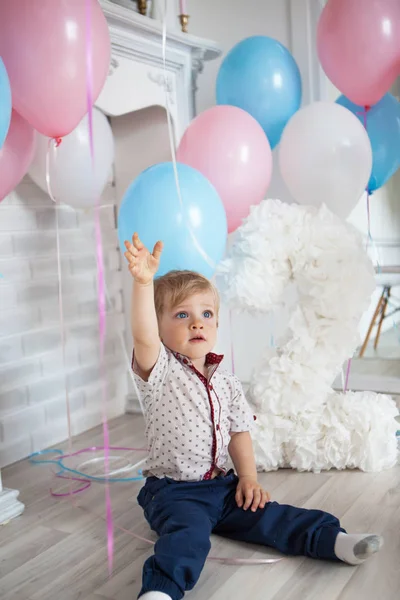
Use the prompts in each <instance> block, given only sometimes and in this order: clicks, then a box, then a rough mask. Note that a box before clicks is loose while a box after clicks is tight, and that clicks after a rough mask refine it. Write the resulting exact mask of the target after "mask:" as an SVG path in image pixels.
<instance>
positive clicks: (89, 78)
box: [86, 0, 114, 576]
mask: <svg viewBox="0 0 400 600" xmlns="http://www.w3.org/2000/svg"><path fill="white" fill-rule="evenodd" d="M92 41H93V40H92V14H91V0H86V99H87V109H88V116H89V139H90V155H91V159H92V169H93V167H94V160H95V156H94V141H93V104H94V93H93V62H92V52H93V43H92ZM99 205H100V198H97V203H96V210H95V235H96V259H97V281H98V311H99V333H100V376H101V381H102V386H101V387H102V413H103V438H104V467H105V473H106V482H105V504H106V530H107V556H108V572H109V575H110V576H111V574H112V566H113V556H114V527H113V514H112V507H111V496H110V486H109V484H108V474H109V470H110V469H109V466H110V465H109V457H110V432H109V428H108V423H107V403H106V384H105V368H104V367H105V365H104V345H105V336H106V306H105V293H104V289H105V285H104V279H105V277H104V262H103V244H102V237H101V224H100V210H99Z"/></svg>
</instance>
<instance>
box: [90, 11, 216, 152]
mask: <svg viewBox="0 0 400 600" xmlns="http://www.w3.org/2000/svg"><path fill="white" fill-rule="evenodd" d="M100 4H101V6H102V9H103V11H104V14H105V15H106V18H107V21H108V25H109V29H110V36H111V45H112V49H111V53H112V60H111V69H110V74H109V76H108V78H107V81H106V84H105V86H104V88H103V91H102V93H101V94H100V97H99V98H98V100H97V102H96V106H97V107H98V108H100V109H101V110H102V111H103V112H104V113H106V114H107V115H109V116H111V117H117V116H121V115H124V114H127V113H129V112H133V111H136V110H140V109H143V108H146V107H149V106H155V105H158V106H163V107H165V108H167V106H166V104H167V100H166V94H165V86H164V83H165V77H164V69H163V57H162V24H161V23H160V22H159V21H157V20H155V19H150V18H149V17H145V16H142V15H140V14H138V13H137V12H135V11H134V10H130V9H129V8H125V7H123V6H120V5H118V4H115V3H114V2H111V1H110V0H100ZM165 54H166V75H167V77H166V79H167V81H166V84H167V85H166V88H167V92H168V107H169V110H170V113H171V116H172V121H173V124H174V130H175V139H176V141H178V140H179V139H180V137H181V135H182V133H183V131H184V129H185V128H186V126H187V125H188V123H189V122H190V120H191V119H192V118H193V117H194V116H195V114H196V105H195V94H196V80H197V76H198V74H199V73H201V71H202V69H203V65H204V62H205V61H208V60H212V59H214V58H217V57H218V56H219V55H220V54H221V50H220V48H219V47H218V45H217V44H215V43H214V42H212V41H209V40H205V39H201V38H197V37H194V36H192V35H189V34H186V33H181V32H179V31H167V40H166V53H165Z"/></svg>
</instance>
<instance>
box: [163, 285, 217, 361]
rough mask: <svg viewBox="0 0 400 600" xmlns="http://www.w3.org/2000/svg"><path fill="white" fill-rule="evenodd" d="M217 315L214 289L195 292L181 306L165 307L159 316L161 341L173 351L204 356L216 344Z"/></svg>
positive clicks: (190, 356)
mask: <svg viewBox="0 0 400 600" xmlns="http://www.w3.org/2000/svg"><path fill="white" fill-rule="evenodd" d="M217 318H218V315H217V312H216V307H215V296H214V294H213V292H212V291H211V290H210V291H206V292H199V293H197V294H193V295H192V296H188V297H187V298H186V299H185V300H183V302H182V303H181V304H179V305H178V306H174V307H172V306H168V305H167V307H166V308H165V309H164V311H163V313H162V315H161V317H160V319H159V329H160V337H161V340H162V341H163V343H164V344H165V345H166V346H167V347H168V348H169V349H170V350H172V351H173V352H178V353H179V354H183V355H184V356H187V357H188V358H190V359H191V360H196V359H201V358H203V357H205V356H206V354H208V352H210V351H211V350H212V349H213V348H214V346H215V342H216V339H217V326H218V321H217Z"/></svg>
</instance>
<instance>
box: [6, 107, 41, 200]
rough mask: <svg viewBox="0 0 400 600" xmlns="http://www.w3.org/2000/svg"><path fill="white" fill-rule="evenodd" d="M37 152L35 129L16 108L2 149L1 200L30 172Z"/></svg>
mask: <svg viewBox="0 0 400 600" xmlns="http://www.w3.org/2000/svg"><path fill="white" fill-rule="evenodd" d="M34 153H35V130H34V129H33V128H32V127H31V126H30V125H29V123H27V122H26V121H25V120H24V119H23V118H22V117H21V116H20V115H19V114H18V113H17V112H16V111H15V110H13V111H12V115H11V125H10V129H9V130H8V135H7V137H6V141H5V142H4V145H3V147H2V148H1V150H0V202H1V200H4V198H5V197H6V196H7V195H8V194H9V193H10V192H11V191H12V190H13V189H14V188H15V187H16V186H17V185H18V184H19V182H20V181H21V179H22V178H23V176H24V175H25V174H26V173H27V172H28V169H29V166H30V164H31V162H32V160H33V155H34Z"/></svg>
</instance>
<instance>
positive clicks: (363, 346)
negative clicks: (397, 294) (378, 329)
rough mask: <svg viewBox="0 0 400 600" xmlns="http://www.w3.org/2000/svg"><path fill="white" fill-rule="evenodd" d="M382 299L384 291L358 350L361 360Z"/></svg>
mask: <svg viewBox="0 0 400 600" xmlns="http://www.w3.org/2000/svg"><path fill="white" fill-rule="evenodd" d="M384 298H385V290H383V292H382V295H381V297H380V298H379V301H378V304H377V306H376V309H375V312H374V316H373V317H372V319H371V323H370V324H369V327H368V331H367V335H366V336H365V340H364V343H363V345H362V346H361V350H360V354H359V357H360V358H362V357H363V356H364V353H365V350H366V349H367V346H368V342H369V338H370V337H371V333H372V330H373V328H374V325H375V321H376V319H377V317H378V315H379V311H380V309H381V306H382V303H383V301H384Z"/></svg>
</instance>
